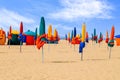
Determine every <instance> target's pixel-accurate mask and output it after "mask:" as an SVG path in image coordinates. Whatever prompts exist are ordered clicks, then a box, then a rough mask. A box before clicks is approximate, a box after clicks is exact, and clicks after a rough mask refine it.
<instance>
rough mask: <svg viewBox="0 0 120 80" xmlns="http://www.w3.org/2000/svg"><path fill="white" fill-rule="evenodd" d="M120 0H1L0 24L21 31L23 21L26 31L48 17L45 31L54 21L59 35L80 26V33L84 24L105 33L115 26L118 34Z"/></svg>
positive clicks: (53, 25) (5, 27) (89, 31)
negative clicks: (42, 18)
mask: <svg viewBox="0 0 120 80" xmlns="http://www.w3.org/2000/svg"><path fill="white" fill-rule="evenodd" d="M119 3H120V1H119V0H0V27H1V28H3V29H4V30H5V31H8V30H9V27H10V25H11V26H12V28H13V29H15V30H19V25H20V22H21V21H22V22H23V25H24V32H25V31H27V30H32V31H35V28H36V27H37V28H38V27H39V25H40V19H41V17H42V16H43V17H44V18H45V24H46V32H47V29H48V26H49V25H50V24H51V25H52V27H53V30H54V29H55V28H56V29H57V30H58V33H59V35H60V37H64V36H65V34H68V32H71V31H72V30H73V29H74V27H76V28H77V34H80V33H81V28H82V24H83V23H85V24H86V31H87V32H88V33H89V35H90V36H91V34H92V33H93V30H94V28H96V31H97V34H98V35H99V34H100V32H102V33H103V35H105V33H106V31H108V32H109V34H110V31H111V27H112V26H113V25H114V26H115V34H116V35H117V34H120V5H119Z"/></svg>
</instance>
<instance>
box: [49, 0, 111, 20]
mask: <svg viewBox="0 0 120 80" xmlns="http://www.w3.org/2000/svg"><path fill="white" fill-rule="evenodd" d="M60 4H61V6H62V8H61V9H59V10H57V11H55V12H53V13H50V14H49V16H50V17H51V18H54V19H62V20H72V21H73V20H74V19H79V18H104V19H110V18H112V16H111V15H110V11H111V10H113V7H112V6H111V5H110V4H109V3H108V2H107V1H104V0H60Z"/></svg>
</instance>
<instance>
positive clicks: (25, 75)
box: [0, 40, 120, 80]
mask: <svg viewBox="0 0 120 80" xmlns="http://www.w3.org/2000/svg"><path fill="white" fill-rule="evenodd" d="M78 47H79V45H76V46H75V50H74V46H73V45H70V44H69V43H68V42H66V41H65V40H61V41H60V42H59V44H50V45H49V44H45V45H44V47H43V48H44V63H42V49H40V50H38V49H37V48H36V47H35V46H26V45H23V46H22V52H21V53H20V49H19V46H10V48H9V47H8V46H7V45H4V46H2V45H1V46H0V80H120V49H119V48H120V47H117V46H114V47H113V48H112V52H111V53H112V55H111V59H109V50H108V49H107V45H106V44H105V43H104V42H102V43H101V44H100V47H99V44H95V43H93V44H92V42H90V43H89V44H86V47H85V48H84V59H83V61H81V60H80V57H81V54H79V53H78Z"/></svg>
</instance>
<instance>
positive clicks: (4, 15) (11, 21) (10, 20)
mask: <svg viewBox="0 0 120 80" xmlns="http://www.w3.org/2000/svg"><path fill="white" fill-rule="evenodd" d="M21 21H22V22H23V23H26V24H32V23H34V20H33V19H31V18H28V17H24V16H22V15H20V14H18V13H17V12H14V11H10V10H7V9H0V25H1V27H3V29H4V28H5V29H6V28H7V29H8V28H9V26H10V25H11V26H12V27H14V28H19V24H20V22H21Z"/></svg>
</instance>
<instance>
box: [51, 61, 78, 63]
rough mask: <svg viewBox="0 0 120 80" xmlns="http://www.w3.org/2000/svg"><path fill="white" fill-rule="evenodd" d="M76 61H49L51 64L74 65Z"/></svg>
mask: <svg viewBox="0 0 120 80" xmlns="http://www.w3.org/2000/svg"><path fill="white" fill-rule="evenodd" d="M75 62H76V61H51V63H75Z"/></svg>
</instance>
